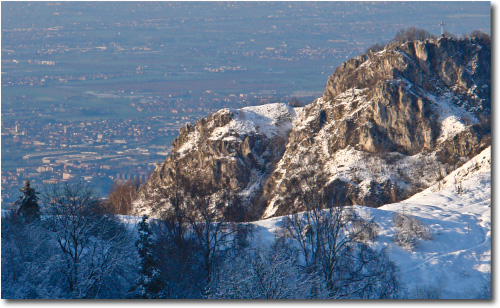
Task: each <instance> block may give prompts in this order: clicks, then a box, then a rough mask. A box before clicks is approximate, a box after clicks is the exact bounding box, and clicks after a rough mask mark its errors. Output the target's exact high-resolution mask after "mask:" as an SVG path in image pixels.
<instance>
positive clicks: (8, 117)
mask: <svg viewBox="0 0 500 308" xmlns="http://www.w3.org/2000/svg"><path fill="white" fill-rule="evenodd" d="M1 6H2V7H1V8H2V25H1V26H2V51H1V53H2V59H1V65H2V66H1V72H2V80H1V83H2V94H1V95H2V97H1V98H2V103H1V107H2V109H1V117H2V122H1V123H2V124H1V125H2V131H1V137H2V138H1V149H2V150H1V155H2V156H1V164H2V167H1V175H2V179H1V190H2V195H1V199H2V208H3V209H4V208H8V207H9V206H11V205H12V203H13V202H14V201H15V200H16V199H17V197H18V196H19V194H20V193H19V188H21V187H22V184H23V182H24V181H25V180H26V179H30V180H31V182H32V183H33V185H34V186H35V187H37V188H39V189H43V187H46V186H48V185H51V184H58V183H64V182H68V183H73V182H78V181H87V182H89V183H91V184H92V185H93V186H94V187H95V188H96V191H97V192H98V193H99V194H100V195H101V196H102V197H105V196H106V195H107V193H108V192H109V190H110V188H111V186H112V185H113V183H114V182H117V181H127V180H136V181H141V182H144V181H146V180H147V178H148V176H149V174H150V173H151V172H152V170H153V169H154V168H155V165H156V164H157V163H159V162H162V161H163V160H164V159H165V157H166V156H168V153H169V151H170V146H171V143H172V141H173V140H174V139H175V137H176V136H177V134H178V131H179V129H180V128H182V127H183V126H185V125H186V124H187V123H194V122H195V121H196V120H198V119H199V118H201V117H203V116H206V115H208V114H210V113H213V112H215V111H217V110H219V109H221V108H241V107H245V106H251V105H258V104H265V103H270V102H277V101H292V100H293V101H295V102H297V101H298V102H300V103H301V104H307V103H309V102H311V101H312V100H313V99H314V98H316V97H319V96H321V95H322V92H323V86H324V84H325V83H326V80H327V78H328V75H330V74H331V73H333V71H334V70H335V68H336V67H337V66H338V65H340V64H341V63H342V61H345V60H346V59H347V58H351V57H353V56H356V55H359V54H362V53H364V52H365V51H366V49H367V48H369V47H370V46H371V45H373V44H375V43H382V44H383V43H386V42H388V41H390V39H391V38H392V37H394V35H395V33H396V32H397V30H399V29H401V28H403V27H408V26H415V27H420V28H424V29H426V30H428V31H430V32H431V33H433V34H439V32H440V26H439V24H440V22H441V21H444V23H445V24H446V26H445V27H446V30H447V31H448V32H449V33H452V34H456V35H462V34H465V33H470V32H471V31H473V30H475V29H478V30H481V31H484V32H486V33H490V28H489V26H490V20H489V18H490V3H489V2H462V1H460V2H423V3H422V2H389V3H383V2H373V3H372V2H354V3H353V2H350V3H344V2H271V3H268V2H265V3H264V2H251V3H250V2H182V3H177V2H141V3H138V2H2V4H1ZM405 8H407V9H405Z"/></svg>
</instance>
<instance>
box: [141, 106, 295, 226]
mask: <svg viewBox="0 0 500 308" xmlns="http://www.w3.org/2000/svg"><path fill="white" fill-rule="evenodd" d="M299 111H300V108H299V109H294V108H292V107H291V106H289V105H287V104H280V103H276V104H268V105H262V106H255V107H247V108H243V109H240V110H233V111H230V110H228V109H223V110H220V111H218V112H217V113H215V114H212V115H210V116H208V117H207V118H203V119H201V120H199V121H197V122H196V124H195V125H194V126H191V125H188V126H186V127H184V128H183V129H181V131H180V133H179V136H178V137H177V138H176V139H175V141H174V142H173V145H172V151H171V154H170V156H169V157H168V158H167V159H166V160H165V162H164V163H163V164H161V165H158V166H157V168H156V169H155V171H154V172H153V174H152V175H151V177H150V179H149V181H148V182H147V184H146V185H145V187H144V188H143V189H142V192H141V194H140V197H139V199H138V200H136V201H135V202H134V208H135V211H136V214H148V215H152V216H161V213H162V212H163V211H167V210H168V208H169V201H168V196H169V195H170V194H172V193H173V190H175V189H179V186H178V184H179V180H180V179H182V181H183V183H182V186H183V187H180V189H181V190H182V189H185V188H186V187H188V186H189V183H186V182H191V184H194V185H195V186H196V185H197V184H195V183H197V182H199V184H200V185H201V182H203V184H204V185H205V186H206V187H205V190H208V191H226V192H229V195H230V196H231V199H234V200H233V204H234V203H235V202H236V203H237V204H236V206H238V210H239V211H244V212H245V213H241V214H242V215H244V216H245V217H246V219H249V218H252V219H258V218H259V217H260V214H261V212H262V211H260V212H259V211H258V210H256V209H255V207H259V208H262V202H263V201H262V200H260V199H261V197H262V184H263V182H264V181H265V179H267V178H268V177H269V174H270V172H271V171H272V170H274V166H275V165H276V163H277V162H278V161H279V159H280V157H281V156H282V155H283V152H284V150H285V145H286V142H287V139H288V134H289V132H290V130H291V129H292V120H293V119H294V118H295V117H296V112H299ZM186 185H187V186H186ZM226 195H228V194H226ZM236 216H239V215H236Z"/></svg>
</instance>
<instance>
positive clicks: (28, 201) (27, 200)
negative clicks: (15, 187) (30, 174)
mask: <svg viewBox="0 0 500 308" xmlns="http://www.w3.org/2000/svg"><path fill="white" fill-rule="evenodd" d="M19 190H20V191H21V192H22V193H23V194H22V195H21V196H19V199H18V200H17V201H16V204H17V205H19V208H18V210H17V214H18V215H21V216H22V217H24V218H26V219H27V220H29V221H31V220H34V219H39V218H40V206H39V205H38V196H37V195H38V192H37V191H36V190H35V189H34V188H33V187H31V184H30V180H26V183H25V184H24V186H23V188H21V189H19Z"/></svg>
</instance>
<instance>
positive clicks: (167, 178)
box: [134, 38, 491, 220]
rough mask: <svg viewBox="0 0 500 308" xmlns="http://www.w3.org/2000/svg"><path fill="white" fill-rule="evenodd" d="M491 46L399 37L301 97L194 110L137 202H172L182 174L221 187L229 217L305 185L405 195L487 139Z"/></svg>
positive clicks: (385, 196)
mask: <svg viewBox="0 0 500 308" xmlns="http://www.w3.org/2000/svg"><path fill="white" fill-rule="evenodd" d="M490 57H491V44H489V45H488V44H485V45H482V44H481V42H480V41H478V40H474V39H471V40H469V39H460V40H459V39H453V38H439V39H428V40H425V41H413V42H404V43H401V44H398V45H393V46H388V47H386V48H385V49H384V50H382V51H379V52H376V53H372V52H369V53H368V54H365V55H361V56H359V57H356V58H354V59H351V60H348V61H347V62H345V63H343V64H342V65H341V66H339V67H338V68H337V69H336V70H335V72H334V73H333V74H332V75H331V76H330V77H329V79H328V81H327V84H326V88H325V93H324V95H323V97H321V98H318V99H316V100H315V101H314V102H312V103H311V104H309V105H307V106H305V107H303V108H292V107H291V106H289V105H287V104H273V105H262V106H254V107H247V108H243V109H239V110H228V109H225V110H221V111H219V112H217V113H215V114H213V115H210V116H208V117H206V118H203V119H200V120H199V121H197V122H196V124H194V125H188V126H186V127H185V128H183V129H181V131H180V134H179V137H177V138H176V140H175V141H174V143H173V146H172V152H171V155H170V156H169V157H168V158H167V159H166V160H165V162H164V163H163V164H161V165H159V166H158V167H157V168H156V169H155V171H154V172H153V174H152V176H151V178H150V180H149V181H148V183H147V184H146V185H145V187H144V188H143V190H142V192H141V194H140V197H139V198H138V199H137V200H136V201H135V202H134V208H135V213H136V214H145V213H146V214H149V215H153V216H161V214H160V213H161V212H165V213H167V212H168V209H169V205H168V203H169V201H168V196H169V194H171V191H172V189H177V188H176V187H177V186H176V185H174V184H175V183H176V182H178V181H179V179H183V181H184V182H186V181H187V182H191V183H194V182H196V180H198V181H200V182H203V183H204V185H205V186H206V187H208V190H209V191H210V192H212V193H214V194H216V193H220V192H224V193H225V196H226V197H225V198H226V205H225V206H226V207H227V208H233V209H234V211H233V212H241V213H240V214H238V215H236V216H235V217H233V218H232V219H234V220H258V219H262V218H268V217H273V216H277V215H278V216H279V215H286V214H288V213H289V212H290V211H300V210H301V209H303V208H304V206H303V203H304V202H307V200H304V199H303V195H304V192H305V191H307V190H310V189H313V190H315V193H317V194H319V195H322V196H324V197H325V198H327V199H328V200H330V202H334V203H335V204H336V205H352V204H360V205H366V206H373V207H378V206H381V205H383V204H387V203H394V202H397V201H401V200H403V199H405V198H407V197H409V196H410V195H412V194H415V193H416V192H419V191H422V190H423V189H425V188H427V187H429V186H431V185H433V184H434V183H436V182H437V181H438V180H440V179H442V178H443V177H445V176H446V175H447V174H449V173H450V172H452V171H453V170H455V169H456V168H457V167H459V166H460V165H462V164H463V163H465V162H466V161H468V160H469V159H470V158H472V157H473V156H474V155H476V154H478V153H479V152H481V151H482V150H483V149H484V148H486V147H487V146H489V144H491V136H490V135H491V134H490V130H491V129H490V124H489V122H490V121H489V119H490V110H491V101H490V92H491V90H490V83H491V81H490V79H491V76H490V74H491V72H490V63H491V62H490ZM186 197H188V196H186ZM186 206H187V205H186Z"/></svg>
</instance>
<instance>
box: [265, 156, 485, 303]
mask: <svg viewBox="0 0 500 308" xmlns="http://www.w3.org/2000/svg"><path fill="white" fill-rule="evenodd" d="M455 180H457V182H456V183H457V184H458V183H461V185H462V186H463V187H464V189H463V191H461V190H458V189H457V186H456V185H457V184H455ZM441 183H442V184H441V186H440V187H441V188H440V189H439V184H436V185H434V186H432V187H430V188H428V189H426V190H425V191H423V192H421V193H418V194H416V195H414V196H412V197H411V198H409V199H407V200H404V201H402V202H398V203H392V204H387V205H384V206H381V207H379V208H370V207H363V206H355V208H357V209H358V210H359V211H360V212H361V213H363V216H364V217H367V218H372V219H373V220H374V221H375V222H376V223H377V224H378V225H379V227H380V228H379V230H380V233H379V236H378V237H377V239H376V240H375V242H374V244H373V246H374V247H376V248H377V249H382V248H386V249H387V251H388V253H389V257H390V259H391V260H392V261H393V262H395V263H396V265H397V266H398V267H399V269H400V277H401V279H402V282H403V283H404V285H405V286H406V291H405V292H407V295H406V296H409V297H411V298H418V296H419V295H418V294H417V293H418V292H420V296H423V295H424V293H426V292H429V293H431V292H434V293H435V294H436V295H438V296H439V297H440V298H450V299H460V298H478V294H479V293H480V292H481V291H482V290H481V287H482V286H484V285H486V284H489V281H488V275H489V274H490V272H491V148H490V147H488V148H487V149H485V150H484V151H483V152H481V153H480V154H479V155H477V156H476V157H474V158H473V159H471V160H470V161H469V162H468V163H466V164H464V165H463V166H462V167H460V168H458V169H457V170H456V171H455V172H453V173H452V174H450V175H448V176H447V177H445V178H444V179H443V180H442V181H441ZM395 213H400V214H406V215H413V216H414V217H415V218H416V219H418V220H419V221H421V222H422V223H423V224H424V225H425V226H427V227H428V228H429V231H430V233H431V236H432V239H430V240H427V241H424V240H420V241H419V245H418V246H417V247H416V248H415V249H414V250H413V251H407V250H405V249H403V248H401V247H400V246H398V245H396V244H395V243H394V242H393V238H394V235H395V233H396V228H395V227H394V224H393V217H394V214H395ZM282 220H283V217H276V218H269V219H265V220H262V221H259V222H255V225H257V226H258V228H257V229H256V230H257V231H258V234H256V235H255V238H258V243H263V242H267V243H271V242H272V240H273V239H274V234H275V233H276V232H279V230H280V225H281V221H282ZM256 244H257V243H256ZM427 295H428V294H427Z"/></svg>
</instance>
